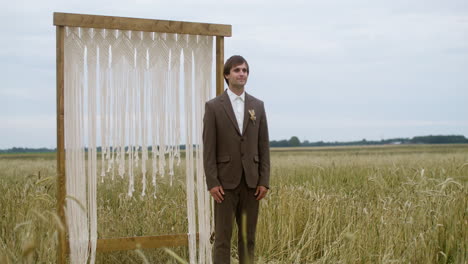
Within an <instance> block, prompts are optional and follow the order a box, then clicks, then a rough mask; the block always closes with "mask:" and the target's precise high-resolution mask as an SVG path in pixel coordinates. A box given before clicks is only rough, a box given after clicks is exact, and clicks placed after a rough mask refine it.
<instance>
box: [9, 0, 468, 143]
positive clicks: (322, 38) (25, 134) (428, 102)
mask: <svg viewBox="0 0 468 264" xmlns="http://www.w3.org/2000/svg"><path fill="white" fill-rule="evenodd" d="M2 10H3V11H2V15H1V17H0V27H1V35H0V38H1V42H0V43H1V44H0V45H1V46H0V47H1V49H0V72H1V85H0V148H10V147H13V146H23V147H55V145H56V138H55V135H56V130H55V122H56V121H55V114H56V108H55V107H56V102H55V98H56V97H55V89H56V88H55V27H54V26H53V24H52V17H53V12H69V13H83V14H96V15H110V16H124V17H138V18H152V19H167V20H181V21H192V22H207V23H220V24H231V25H232V29H233V30H232V31H233V36H232V37H231V38H226V40H225V54H226V57H228V56H230V55H233V54H241V55H243V56H244V57H245V58H246V59H247V60H248V61H249V64H250V68H251V71H250V79H249V82H248V84H247V88H246V89H247V92H249V93H250V94H252V95H254V96H256V97H258V98H260V99H262V100H263V101H264V102H265V106H266V110H267V114H268V118H269V127H270V138H271V139H276V140H278V139H288V138H290V137H291V136H298V137H299V138H300V139H301V140H309V141H319V140H323V141H347V140H360V139H363V138H366V139H368V140H375V139H382V138H393V137H413V136H418V135H429V134H458V135H465V136H468V1H466V0H444V1H442V0H440V1H435V0H392V1H380V0H354V1H349V0H342V1H337V0H308V1H299V0H289V1H272V0H268V1H259V0H250V1H248V0H237V1H220V0H211V1H210V0H198V1H179V0H171V1H168V0H165V1H159V0H143V1H141V0H136V1H121V0H113V1H88V0H81V1H63V0H62V1H55V0H45V1H33V0H25V1H21V0H19V1H4V3H2Z"/></svg>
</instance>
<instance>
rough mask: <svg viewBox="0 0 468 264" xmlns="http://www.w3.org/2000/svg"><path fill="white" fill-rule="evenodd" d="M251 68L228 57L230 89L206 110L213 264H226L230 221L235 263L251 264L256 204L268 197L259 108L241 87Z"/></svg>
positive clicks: (265, 147) (264, 125)
mask: <svg viewBox="0 0 468 264" xmlns="http://www.w3.org/2000/svg"><path fill="white" fill-rule="evenodd" d="M248 77H249V64H248V63H247V61H246V60H245V59H244V58H243V57H241V56H232V57H231V58H229V59H228V60H227V61H226V63H225V65H224V79H225V80H226V83H227V84H228V86H229V89H226V91H225V92H224V93H223V94H221V95H219V96H218V97H216V98H214V99H212V100H210V101H208V102H207V103H206V105H205V116H204V118H203V125H204V126H203V146H204V150H203V151H204V152H203V161H204V167H205V174H206V183H207V185H208V189H209V191H210V194H211V196H213V198H214V200H215V201H216V203H215V215H214V217H215V242H214V252H213V261H214V264H224V263H228V264H229V263H230V259H231V254H230V251H231V236H232V228H233V222H234V219H236V222H237V227H238V230H239V233H238V246H237V248H238V252H239V263H241V264H244V263H253V261H254V247H255V230H256V227H257V218H258V208H259V201H260V200H261V199H263V198H264V197H265V195H266V193H267V192H268V188H269V179H270V148H269V139H268V126H267V119H266V114H265V108H264V106H263V102H262V101H260V100H258V99H257V98H255V97H253V96H251V95H249V94H247V93H246V92H245V91H244V86H245V84H246V83H247V79H248Z"/></svg>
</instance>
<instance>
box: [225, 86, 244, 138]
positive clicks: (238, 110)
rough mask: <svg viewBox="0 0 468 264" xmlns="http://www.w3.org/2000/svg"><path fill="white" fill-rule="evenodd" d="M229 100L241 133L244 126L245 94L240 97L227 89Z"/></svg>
mask: <svg viewBox="0 0 468 264" xmlns="http://www.w3.org/2000/svg"><path fill="white" fill-rule="evenodd" d="M227 93H228V95H229V99H230V100H231V105H232V110H234V114H235V115H236V120H237V124H238V125H239V129H240V132H241V133H242V128H243V126H244V108H245V106H244V105H245V92H242V94H241V95H237V94H235V93H233V92H232V91H231V90H229V88H228V89H227Z"/></svg>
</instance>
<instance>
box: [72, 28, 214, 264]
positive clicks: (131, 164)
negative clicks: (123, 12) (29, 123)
mask: <svg viewBox="0 0 468 264" xmlns="http://www.w3.org/2000/svg"><path fill="white" fill-rule="evenodd" d="M65 32H66V33H65V91H64V100H65V151H66V159H65V162H66V175H67V180H66V189H67V204H66V219H67V224H68V231H69V241H70V260H71V263H86V262H87V261H89V263H94V262H95V256H96V240H97V204H96V190H97V188H96V186H97V178H98V177H97V175H98V169H97V168H98V166H97V164H98V159H97V156H98V152H97V146H98V145H99V143H98V142H100V146H101V153H100V162H101V165H102V166H101V170H100V172H99V174H100V180H101V181H102V182H103V181H104V179H105V178H106V177H110V178H111V179H112V180H113V179H114V178H115V177H116V176H118V177H121V178H127V179H128V192H127V195H128V196H133V195H134V193H135V192H136V191H139V192H140V195H141V196H146V194H147V181H149V178H148V177H147V176H149V175H151V176H150V179H151V184H152V185H153V188H152V189H153V193H152V196H153V197H154V198H156V197H157V195H158V194H157V178H158V177H165V176H166V175H168V177H170V178H169V181H170V184H171V185H172V182H173V176H174V165H175V164H179V163H180V149H179V145H180V144H181V127H182V126H181V120H182V118H183V120H184V121H185V123H184V124H183V127H184V128H185V143H186V164H185V165H186V187H187V217H188V239H189V256H190V260H189V261H190V263H209V264H211V263H212V261H211V244H210V242H209V238H210V233H211V231H212V228H213V222H212V219H213V218H212V210H211V206H212V204H211V199H210V197H209V194H208V192H207V191H206V185H205V175H204V170H203V161H202V156H203V149H202V144H201V142H202V140H201V136H202V117H203V112H204V103H205V102H206V101H207V100H208V99H209V98H211V92H210V91H211V88H212V77H213V76H212V64H213V37H208V36H196V35H181V34H168V33H154V32H137V31H121V30H108V29H87V28H77V27H66V30H65ZM182 62H183V65H182V64H181V63H182ZM181 66H182V67H181ZM181 68H182V70H181ZM182 77H183V85H181V84H180V80H181V78H182ZM182 95H183V96H182ZM182 105H183V109H184V112H183V113H181V110H182ZM148 147H151V152H149V151H148ZM148 160H150V161H151V162H150V163H151V166H150V168H147V166H146V162H147V161H148ZM136 172H138V173H136ZM136 178H140V179H141V181H142V189H141V190H135V179H136ZM169 198H170V197H169ZM154 202H157V200H154ZM197 220H198V221H197ZM134 224H138V223H134ZM197 232H198V233H199V243H198V247H197V239H196V233H197ZM197 253H198V254H197Z"/></svg>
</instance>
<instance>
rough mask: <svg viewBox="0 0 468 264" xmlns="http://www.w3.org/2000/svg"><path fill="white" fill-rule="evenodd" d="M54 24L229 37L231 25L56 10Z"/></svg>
mask: <svg viewBox="0 0 468 264" xmlns="http://www.w3.org/2000/svg"><path fill="white" fill-rule="evenodd" d="M54 25H55V26H69V27H85V28H107V29H120V30H133V31H146V32H161V33H178V34H190V35H205V36H223V37H230V36H231V35H232V26H231V25H223V24H208V23H194V22H183V21H171V20H155V19H142V18H129V17H114V16H96V15H85V14H71V13H57V12H56V13H54Z"/></svg>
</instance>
